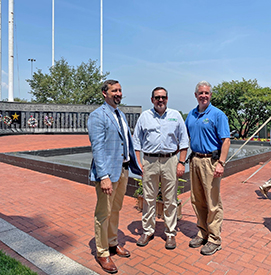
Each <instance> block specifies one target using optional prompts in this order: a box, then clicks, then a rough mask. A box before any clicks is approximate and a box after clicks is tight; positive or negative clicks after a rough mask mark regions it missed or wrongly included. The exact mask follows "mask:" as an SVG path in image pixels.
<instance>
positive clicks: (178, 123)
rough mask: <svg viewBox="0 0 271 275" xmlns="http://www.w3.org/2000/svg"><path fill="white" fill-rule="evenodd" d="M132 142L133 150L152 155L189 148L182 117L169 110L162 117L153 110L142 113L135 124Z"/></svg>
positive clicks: (176, 112)
mask: <svg viewBox="0 0 271 275" xmlns="http://www.w3.org/2000/svg"><path fill="white" fill-rule="evenodd" d="M133 141H134V148H135V150H138V151H143V152H144V153H152V154H157V153H161V154H165V153H172V152H175V151H176V150H177V149H184V148H188V146H189V139H188V135H187V131H186V127H185V124H184V121H183V118H182V116H181V115H180V113H179V112H178V111H176V110H173V109H169V108H167V109H166V111H165V113H164V114H163V115H162V116H160V115H159V114H158V113H157V112H156V111H155V110H154V108H152V109H150V110H147V111H144V112H143V113H142V114H141V115H140V117H139V119H138V121H137V123H136V127H135V130H134V135H133Z"/></svg>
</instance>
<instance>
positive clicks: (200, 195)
mask: <svg viewBox="0 0 271 275" xmlns="http://www.w3.org/2000/svg"><path fill="white" fill-rule="evenodd" d="M216 165H217V161H216V160H213V159H212V158H198V157H193V159H192V160H191V161H190V179H191V203H192V206H193V208H194V211H195V214H196V216H197V226H198V228H199V232H198V236H199V237H201V238H203V239H208V241H210V242H212V243H215V244H221V236H220V233H221V226H222V221H223V207H222V201H221V197H220V181H221V178H214V177H213V174H214V170H215V167H216Z"/></svg>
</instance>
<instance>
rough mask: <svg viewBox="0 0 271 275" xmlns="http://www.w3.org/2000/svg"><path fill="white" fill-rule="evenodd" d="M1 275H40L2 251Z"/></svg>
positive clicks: (0, 256) (0, 254) (0, 252)
mask: <svg viewBox="0 0 271 275" xmlns="http://www.w3.org/2000/svg"><path fill="white" fill-rule="evenodd" d="M0 275H38V274H37V273H36V272H33V271H32V270H31V269H30V268H29V267H26V266H24V265H22V264H21V263H20V262H19V261H17V260H15V259H13V258H11V257H10V256H8V255H6V254H5V253H4V252H3V251H2V250H0Z"/></svg>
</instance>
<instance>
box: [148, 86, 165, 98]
mask: <svg viewBox="0 0 271 275" xmlns="http://www.w3.org/2000/svg"><path fill="white" fill-rule="evenodd" d="M158 90H164V91H165V92H166V96H167V94H168V93H167V90H166V89H165V88H164V87H156V88H154V89H153V90H152V92H151V97H152V98H154V92H155V91H158Z"/></svg>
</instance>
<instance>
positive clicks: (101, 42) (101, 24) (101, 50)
mask: <svg viewBox="0 0 271 275" xmlns="http://www.w3.org/2000/svg"><path fill="white" fill-rule="evenodd" d="M100 17H101V18H100V19H101V22H100V26H101V30H100V31H101V41H100V46H101V49H100V70H101V72H100V74H101V75H102V74H103V0H101V16H100Z"/></svg>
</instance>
